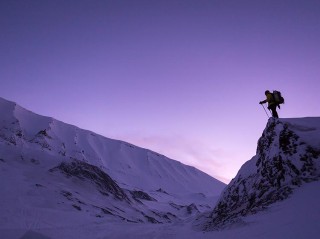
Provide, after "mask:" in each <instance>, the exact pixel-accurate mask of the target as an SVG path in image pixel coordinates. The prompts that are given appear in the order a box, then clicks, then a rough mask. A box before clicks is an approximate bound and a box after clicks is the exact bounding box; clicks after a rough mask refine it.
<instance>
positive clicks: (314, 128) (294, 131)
mask: <svg viewBox="0 0 320 239" xmlns="http://www.w3.org/2000/svg"><path fill="white" fill-rule="evenodd" d="M319 156H320V118H303V119H281V120H274V119H270V120H269V122H268V123H267V126H266V128H265V130H264V131H263V134H262V136H261V138H260V139H259V141H258V146H257V153H256V155H255V156H254V157H253V158H252V159H251V160H249V161H248V162H246V163H245V164H244V165H243V166H242V167H241V169H240V170H239V172H238V174H237V175H236V177H235V178H234V179H233V180H232V181H231V182H230V184H229V185H228V186H227V187H226V189H225V190H224V191H223V192H222V194H221V197H220V199H219V201H218V203H217V204H216V206H215V208H214V210H213V211H212V212H211V214H210V216H209V219H208V220H207V221H206V222H205V223H204V224H203V225H202V226H203V229H204V230H217V229H220V228H223V227H225V226H226V225H228V224H230V223H233V222H239V221H241V218H242V217H245V216H247V215H250V214H254V213H257V212H258V211H261V210H263V209H265V208H267V207H268V206H269V205H271V204H273V203H275V202H277V201H281V200H284V199H286V198H287V197H289V195H290V194H291V193H293V192H294V190H295V189H296V188H297V187H300V186H302V185H303V184H305V183H308V182H311V181H316V180H319V179H320V163H319Z"/></svg>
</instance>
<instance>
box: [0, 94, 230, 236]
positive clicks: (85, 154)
mask: <svg viewBox="0 0 320 239" xmlns="http://www.w3.org/2000/svg"><path fill="white" fill-rule="evenodd" d="M224 187H225V184H223V183H221V182H219V181H218V180H216V179H214V178H212V177H210V176H209V175H207V174H205V173H203V172H201V171H199V170H197V169H196V168H194V167H190V166H187V165H183V164H182V163H180V162H178V161H174V160H171V159H169V158H167V157H165V156H163V155H160V154H157V153H155V152H152V151H150V150H147V149H143V148H140V147H137V146H134V145H132V144H129V143H126V142H123V141H118V140H112V139H108V138H105V137H103V136H100V135H97V134H95V133H93V132H90V131H87V130H82V129H80V128H77V127H75V126H72V125H68V124H65V123H63V122H60V121H58V120H55V119H53V118H50V117H44V116H40V115H37V114H34V113H32V112H30V111H28V110H26V109H24V108H22V107H20V106H19V105H17V104H15V103H13V102H9V101H6V100H4V99H2V98H0V194H1V197H0V238H15V234H14V232H22V233H26V232H28V233H29V234H30V235H29V234H28V233H27V234H26V237H30V238H33V237H37V234H36V233H37V232H39V230H40V229H45V228H46V229H50V230H51V229H53V230H57V229H58V228H59V229H61V228H68V229H69V230H71V231H73V232H74V233H76V231H77V230H78V228H80V227H83V226H84V225H99V224H110V223H111V224H114V223H120V224H121V223H128V224H164V223H173V222H180V221H182V220H184V219H186V218H189V217H191V216H194V215H199V214H200V213H201V212H203V211H206V210H209V209H210V208H212V206H213V205H214V202H215V200H216V199H217V196H218V195H219V193H220V192H221V191H222V190H223V188H224ZM36 231H37V232H36ZM12 233H13V234H12ZM11 236H12V237H11ZM20 236H21V235H20ZM40 237H41V235H40ZM59 238H62V237H59ZM67 238H72V237H67Z"/></svg>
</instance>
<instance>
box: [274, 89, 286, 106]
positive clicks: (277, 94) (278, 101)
mask: <svg viewBox="0 0 320 239" xmlns="http://www.w3.org/2000/svg"><path fill="white" fill-rule="evenodd" d="M272 96H273V100H274V101H275V102H276V104H277V105H280V104H284V98H283V97H282V95H281V92H280V91H277V90H274V91H273V93H272Z"/></svg>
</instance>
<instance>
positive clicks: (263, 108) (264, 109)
mask: <svg viewBox="0 0 320 239" xmlns="http://www.w3.org/2000/svg"><path fill="white" fill-rule="evenodd" d="M261 105H262V107H263V109H264V112H266V114H267V116H268V119H269V118H270V116H269V115H268V113H267V111H266V108H264V105H263V104H261Z"/></svg>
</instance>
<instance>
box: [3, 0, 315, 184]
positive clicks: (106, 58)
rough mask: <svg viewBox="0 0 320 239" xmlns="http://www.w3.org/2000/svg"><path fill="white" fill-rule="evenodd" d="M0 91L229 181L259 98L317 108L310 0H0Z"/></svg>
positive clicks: (260, 114) (259, 118)
mask: <svg viewBox="0 0 320 239" xmlns="http://www.w3.org/2000/svg"><path fill="white" fill-rule="evenodd" d="M0 30H1V34H0V56H1V57H0V82H1V87H0V97H3V98H5V99H7V100H11V101H15V102H17V103H18V104H20V105H21V106H22V107H25V108H27V109H29V110H31V111H33V112H35V113H38V114H42V115H46V116H51V117H54V118H56V119H58V120H61V121H64V122H66V123H69V124H73V125H76V126H78V127H80V128H84V129H88V130H91V131H94V132H96V133H98V134H101V135H103V136H106V137H108V138H114V139H120V140H124V141H128V142H130V143H132V144H135V145H137V146H141V147H144V148H148V149H151V150H153V151H156V152H159V153H162V154H164V155H166V156H167V157H169V158H172V159H175V160H178V161H180V162H182V163H184V164H188V165H192V166H195V167H196V168H198V169H200V170H202V171H204V172H206V173H208V174H209V175H211V176H213V177H215V178H217V179H219V180H221V181H223V182H229V181H230V180H231V179H232V178H233V177H234V176H235V175H236V173H237V171H238V170H239V169H240V167H241V165H242V164H243V163H244V162H246V161H247V160H249V159H250V158H251V157H252V156H254V155H255V150H256V146H257V140H258V139H259V137H260V136H261V134H262V131H263V129H264V127H265V125H266V122H267V116H266V113H265V112H264V110H263V108H262V107H261V105H259V101H261V100H264V99H265V95H264V91H265V90H271V91H272V90H280V91H281V92H282V94H283V96H284V97H285V104H284V105H283V106H282V107H281V110H278V113H279V116H280V118H292V117H308V116H320V110H319V109H320V107H319V106H318V104H319V102H320V93H319V89H320V45H319V43H320V1H318V0H308V1H300V0H290V1H289V0H277V1H276V0H270V1H262V0H261V1H260V0H238V1H235V0H230V1H223V0H192V1H191V0H158V1H155V0H104V1H103V0H93V1H82V0H67V1H62V0H52V1H50V0H41V1H38V0H25V1H22V0H17V1H10V0H4V1H1V2H0Z"/></svg>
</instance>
